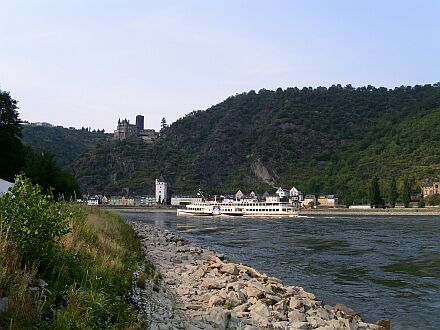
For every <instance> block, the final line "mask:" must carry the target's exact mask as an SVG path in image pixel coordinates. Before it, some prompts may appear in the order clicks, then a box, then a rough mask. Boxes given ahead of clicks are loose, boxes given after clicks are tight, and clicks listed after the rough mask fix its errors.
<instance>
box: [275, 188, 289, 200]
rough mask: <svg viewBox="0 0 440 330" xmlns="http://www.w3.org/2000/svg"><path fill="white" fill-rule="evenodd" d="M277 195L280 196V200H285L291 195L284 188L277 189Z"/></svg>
mask: <svg viewBox="0 0 440 330" xmlns="http://www.w3.org/2000/svg"><path fill="white" fill-rule="evenodd" d="M275 194H277V195H278V196H280V198H284V197H288V196H289V195H290V191H289V190H287V189H283V188H281V187H279V188H278V189H277V191H276V192H275Z"/></svg>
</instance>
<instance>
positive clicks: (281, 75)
mask: <svg viewBox="0 0 440 330" xmlns="http://www.w3.org/2000/svg"><path fill="white" fill-rule="evenodd" d="M0 35H1V43H0V45H1V46H0V89H1V90H3V91H9V92H10V93H11V96H12V97H13V98H14V99H16V100H17V101H18V102H19V103H18V105H19V108H20V109H19V113H20V118H21V119H22V120H27V121H30V122H41V121H44V122H49V123H52V124H55V125H62V126H65V127H70V126H74V127H78V128H80V127H91V128H92V129H103V128H104V129H105V130H106V132H112V131H113V130H114V129H115V127H116V123H117V121H118V118H121V119H122V118H127V119H129V120H130V121H131V122H134V121H135V116H136V115H137V114H142V115H144V116H145V126H146V128H155V129H158V128H159V125H160V120H161V118H162V117H165V118H166V120H167V121H168V123H172V122H174V121H175V120H177V119H178V118H180V117H182V116H184V115H185V114H186V113H189V112H191V111H193V110H200V109H202V110H203V109H207V108H209V107H210V106H212V105H214V104H217V103H220V102H221V101H223V100H224V99H226V98H227V97H229V96H231V95H235V94H237V93H243V92H247V91H249V90H255V91H258V90H260V89H262V88H265V89H272V90H273V89H276V88H278V87H281V88H283V89H284V88H287V87H295V86H297V87H303V86H312V87H317V86H331V85H332V84H338V83H339V84H342V85H346V84H352V85H353V86H364V85H368V84H370V85H374V86H385V87H388V88H393V87H395V86H401V85H416V84H419V85H423V84H427V83H431V84H432V83H436V82H438V81H440V1H437V0H424V1H418V0H415V1H405V0H401V1H393V0H388V1H383V0H380V1H378V0H369V1H353V0H346V1H342V0H331V1H329V0H321V1H315V0H303V1H296V0H291V1H278V0H271V1H258V0H254V1H241V0H230V1H229V0H222V1H206V0H194V1H191V0H188V1H185V0H180V1H141V0H139V1H137V0H132V1H130V0H125V1H122V0H121V1H114V0H94V1H92V0H28V1H23V0H13V1H12V0H8V1H5V0H0Z"/></svg>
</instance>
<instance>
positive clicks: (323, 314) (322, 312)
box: [313, 307, 334, 321]
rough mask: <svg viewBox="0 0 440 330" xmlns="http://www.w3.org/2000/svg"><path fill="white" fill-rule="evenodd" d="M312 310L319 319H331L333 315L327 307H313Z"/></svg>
mask: <svg viewBox="0 0 440 330" xmlns="http://www.w3.org/2000/svg"><path fill="white" fill-rule="evenodd" d="M313 312H314V314H315V315H316V316H317V317H319V318H320V319H323V320H327V321H328V320H331V319H333V316H334V314H333V313H331V312H329V311H328V310H327V309H325V308H322V307H319V308H317V309H315V310H314V311H313Z"/></svg>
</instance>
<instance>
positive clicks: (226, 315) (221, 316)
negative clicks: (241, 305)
mask: <svg viewBox="0 0 440 330" xmlns="http://www.w3.org/2000/svg"><path fill="white" fill-rule="evenodd" d="M206 320H207V321H208V322H210V323H212V324H213V325H215V326H216V327H217V328H218V329H221V330H226V329H227V328H228V325H229V321H230V320H231V311H228V310H224V309H223V308H221V307H214V308H212V309H211V310H210V311H209V314H208V315H207V316H206Z"/></svg>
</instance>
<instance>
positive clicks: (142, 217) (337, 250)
mask: <svg viewBox="0 0 440 330" xmlns="http://www.w3.org/2000/svg"><path fill="white" fill-rule="evenodd" d="M122 215H123V216H124V217H127V218H130V219H136V220H139V221H145V222H148V223H150V224H154V225H156V226H159V227H161V228H165V229H168V230H171V231H174V232H177V233H179V234H180V235H182V236H184V237H186V238H188V239H190V240H191V241H193V242H195V243H198V244H200V245H202V246H205V247H210V248H213V249H215V250H216V251H217V252H220V253H224V254H226V255H228V256H229V257H231V259H232V260H234V261H237V262H243V263H245V264H248V265H250V266H252V267H254V268H256V269H258V270H260V271H263V272H265V273H267V274H268V275H272V276H276V277H278V278H280V279H282V280H283V281H284V282H285V283H286V284H292V285H298V286H302V287H304V288H305V289H306V290H307V291H310V292H313V293H314V294H315V295H316V296H317V298H319V299H322V300H324V301H326V302H328V303H330V304H336V303H342V304H344V305H347V306H349V307H350V308H353V309H355V310H357V311H358V312H359V313H360V314H361V315H362V316H363V318H364V319H365V320H366V321H368V322H375V321H376V320H378V319H390V320H391V326H392V329H439V327H440V218H439V217H298V218H254V219H249V218H235V217H231V218H228V217H177V216H175V215H174V214H171V213H136V214H135V213H123V214H122Z"/></svg>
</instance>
